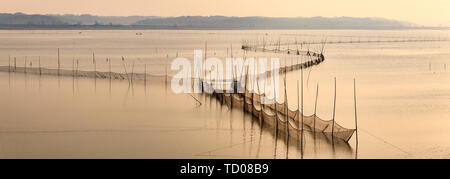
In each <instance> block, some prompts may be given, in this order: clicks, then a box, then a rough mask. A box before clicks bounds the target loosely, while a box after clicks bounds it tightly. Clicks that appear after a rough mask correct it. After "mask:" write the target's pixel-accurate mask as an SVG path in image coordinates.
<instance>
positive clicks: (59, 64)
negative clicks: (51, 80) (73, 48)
mask: <svg viewBox="0 0 450 179" xmlns="http://www.w3.org/2000/svg"><path fill="white" fill-rule="evenodd" d="M60 68H61V62H60V59H59V48H58V76H59V70H60Z"/></svg>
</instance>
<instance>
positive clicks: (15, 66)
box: [14, 57, 17, 72]
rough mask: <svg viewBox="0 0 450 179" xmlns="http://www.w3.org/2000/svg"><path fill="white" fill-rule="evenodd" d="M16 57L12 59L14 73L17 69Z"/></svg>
mask: <svg viewBox="0 0 450 179" xmlns="http://www.w3.org/2000/svg"><path fill="white" fill-rule="evenodd" d="M16 62H17V61H16V57H14V72H16V69H17V65H16Z"/></svg>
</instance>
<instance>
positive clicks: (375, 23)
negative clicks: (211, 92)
mask: <svg viewBox="0 0 450 179" xmlns="http://www.w3.org/2000/svg"><path fill="white" fill-rule="evenodd" d="M136 24H137V25H150V26H167V27H177V28H200V29H222V28H225V29H398V28H411V27H413V25H412V24H410V23H406V22H401V21H395V20H388V19H381V18H354V17H336V18H325V17H311V18H304V17H296V18H274V17H225V16H210V17H204V16H183V17H169V18H153V19H146V20H142V21H139V22H137V23H136Z"/></svg>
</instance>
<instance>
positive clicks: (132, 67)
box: [131, 60, 135, 84]
mask: <svg viewBox="0 0 450 179" xmlns="http://www.w3.org/2000/svg"><path fill="white" fill-rule="evenodd" d="M134 63H135V61H134V60H133V65H132V66H131V84H133V78H134Z"/></svg>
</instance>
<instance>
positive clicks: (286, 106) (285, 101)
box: [274, 76, 289, 139]
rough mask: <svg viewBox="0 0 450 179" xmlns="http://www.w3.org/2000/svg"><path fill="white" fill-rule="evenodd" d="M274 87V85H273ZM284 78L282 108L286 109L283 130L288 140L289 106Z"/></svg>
mask: <svg viewBox="0 0 450 179" xmlns="http://www.w3.org/2000/svg"><path fill="white" fill-rule="evenodd" d="M274 86H275V84H274ZM286 88H287V87H286V76H285V77H284V107H285V108H286V109H285V111H286V113H285V118H286V126H285V130H286V138H287V139H288V137H289V126H288V125H289V104H288V99H287V98H288V95H287V89H286Z"/></svg>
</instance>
